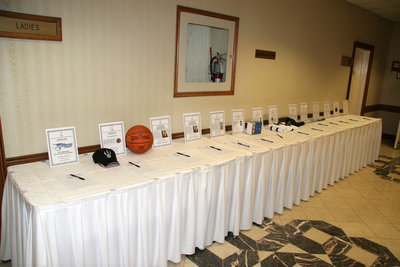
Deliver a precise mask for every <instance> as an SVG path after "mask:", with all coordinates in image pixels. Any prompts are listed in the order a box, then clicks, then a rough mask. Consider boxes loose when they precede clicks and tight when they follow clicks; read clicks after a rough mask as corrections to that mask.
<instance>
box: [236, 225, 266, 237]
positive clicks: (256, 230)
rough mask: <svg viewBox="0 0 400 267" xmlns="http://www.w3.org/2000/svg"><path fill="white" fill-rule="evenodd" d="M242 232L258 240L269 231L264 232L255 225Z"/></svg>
mask: <svg viewBox="0 0 400 267" xmlns="http://www.w3.org/2000/svg"><path fill="white" fill-rule="evenodd" d="M242 234H244V235H246V236H248V237H250V238H251V239H253V240H260V239H262V238H263V237H265V236H267V235H268V234H269V233H268V232H266V231H265V230H263V229H261V228H259V227H257V226H253V227H252V228H251V230H248V231H242Z"/></svg>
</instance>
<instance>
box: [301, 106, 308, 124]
mask: <svg viewBox="0 0 400 267" xmlns="http://www.w3.org/2000/svg"><path fill="white" fill-rule="evenodd" d="M307 120H308V106H307V103H300V121H307Z"/></svg>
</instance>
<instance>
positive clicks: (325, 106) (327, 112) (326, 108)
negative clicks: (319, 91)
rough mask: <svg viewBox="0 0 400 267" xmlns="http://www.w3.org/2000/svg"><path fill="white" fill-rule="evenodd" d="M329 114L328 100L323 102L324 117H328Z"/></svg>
mask: <svg viewBox="0 0 400 267" xmlns="http://www.w3.org/2000/svg"><path fill="white" fill-rule="evenodd" d="M330 116H331V105H330V104H329V102H328V101H326V102H324V118H329V117H330Z"/></svg>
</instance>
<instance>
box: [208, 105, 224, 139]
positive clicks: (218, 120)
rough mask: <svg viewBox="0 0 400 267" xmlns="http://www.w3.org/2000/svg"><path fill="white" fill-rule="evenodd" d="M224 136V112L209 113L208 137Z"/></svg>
mask: <svg viewBox="0 0 400 267" xmlns="http://www.w3.org/2000/svg"><path fill="white" fill-rule="evenodd" d="M223 135H225V111H213V112H210V136H211V137H217V136H223Z"/></svg>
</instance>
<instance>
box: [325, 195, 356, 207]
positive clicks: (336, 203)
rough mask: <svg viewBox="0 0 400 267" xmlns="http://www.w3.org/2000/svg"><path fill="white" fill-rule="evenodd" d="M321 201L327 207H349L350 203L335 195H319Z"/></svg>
mask: <svg viewBox="0 0 400 267" xmlns="http://www.w3.org/2000/svg"><path fill="white" fill-rule="evenodd" d="M321 200H322V202H324V203H325V206H326V207H328V208H329V209H331V208H332V209H335V208H337V209H350V208H351V207H350V205H349V204H347V202H346V201H345V200H344V199H343V198H335V197H321Z"/></svg>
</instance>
